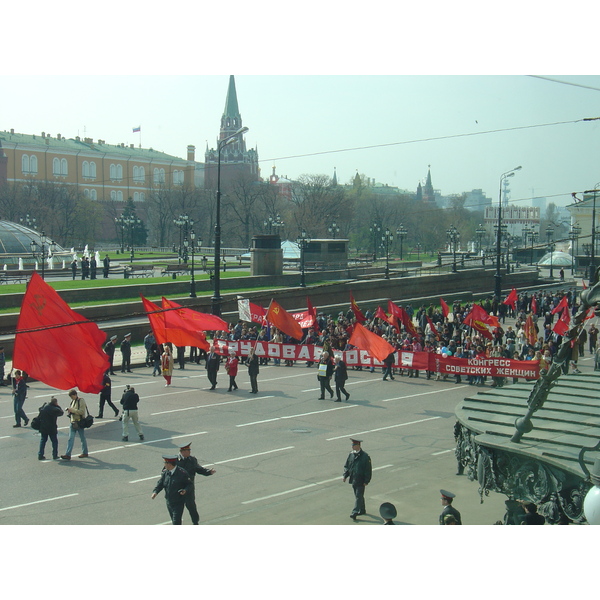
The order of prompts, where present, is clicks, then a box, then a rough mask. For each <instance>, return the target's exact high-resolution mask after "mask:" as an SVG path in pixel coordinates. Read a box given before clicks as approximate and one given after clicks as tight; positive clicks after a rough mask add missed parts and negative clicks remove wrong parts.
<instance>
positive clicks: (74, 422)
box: [61, 390, 88, 460]
mask: <svg viewBox="0 0 600 600" xmlns="http://www.w3.org/2000/svg"><path fill="white" fill-rule="evenodd" d="M69 398H71V404H69V406H68V407H67V415H68V416H69V419H70V421H71V428H70V432H69V441H68V442H67V451H66V452H65V454H62V455H61V458H62V459H63V460H71V452H72V451H73V446H74V444H75V434H76V433H78V434H79V439H80V440H81V454H80V455H79V458H87V457H88V445H87V440H86V439H85V430H84V429H82V428H81V427H80V426H79V421H81V419H83V417H85V415H86V413H87V405H86V403H85V400H84V399H83V398H81V397H80V396H79V395H78V394H77V390H71V391H70V392H69Z"/></svg>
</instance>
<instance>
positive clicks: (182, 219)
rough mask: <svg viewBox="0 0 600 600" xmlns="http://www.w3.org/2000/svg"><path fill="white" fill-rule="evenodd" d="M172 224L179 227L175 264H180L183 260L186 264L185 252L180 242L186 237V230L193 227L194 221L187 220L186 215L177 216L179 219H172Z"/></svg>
mask: <svg viewBox="0 0 600 600" xmlns="http://www.w3.org/2000/svg"><path fill="white" fill-rule="evenodd" d="M173 223H175V225H177V227H179V251H178V252H177V262H178V264H181V261H182V260H183V262H184V263H187V252H186V251H185V250H184V245H182V240H183V239H185V238H187V236H188V228H189V227H193V226H194V221H192V219H190V218H189V216H188V215H185V214H184V215H179V218H177V219H173Z"/></svg>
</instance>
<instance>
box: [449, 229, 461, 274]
mask: <svg viewBox="0 0 600 600" xmlns="http://www.w3.org/2000/svg"><path fill="white" fill-rule="evenodd" d="M446 235H447V236H448V241H449V242H450V244H451V248H452V272H453V273H456V272H457V271H458V269H457V268H456V246H457V244H458V242H459V240H460V233H459V231H458V229H456V227H454V225H452V226H451V227H450V228H449V229H448V231H446Z"/></svg>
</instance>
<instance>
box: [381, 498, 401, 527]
mask: <svg viewBox="0 0 600 600" xmlns="http://www.w3.org/2000/svg"><path fill="white" fill-rule="evenodd" d="M379 514H380V515H381V518H382V519H383V524H384V525H395V523H394V521H393V520H394V519H395V518H396V515H397V514H398V512H397V511H396V507H395V506H394V505H393V504H392V503H391V502H384V503H383V504H382V505H381V506H380V507H379Z"/></svg>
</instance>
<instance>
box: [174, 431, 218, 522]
mask: <svg viewBox="0 0 600 600" xmlns="http://www.w3.org/2000/svg"><path fill="white" fill-rule="evenodd" d="M191 445H192V443H191V442H190V443H189V444H186V445H185V446H181V448H179V456H178V457H177V466H178V467H181V468H182V469H184V470H185V472H186V473H187V474H188V476H189V478H190V479H191V481H192V486H191V488H190V490H189V491H188V493H187V494H186V495H185V507H186V508H187V509H188V512H189V513H190V517H191V519H192V524H193V525H198V523H199V522H200V515H198V509H197V507H196V487H195V481H194V480H195V478H196V474H198V475H204V476H205V477H208V476H209V475H214V474H215V473H216V472H217V471H216V470H215V469H205V468H204V467H203V466H202V465H199V464H198V459H197V458H196V457H195V456H192V455H191V452H192V449H191V448H190V446H191Z"/></svg>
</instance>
